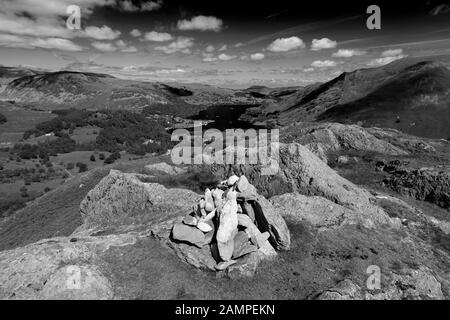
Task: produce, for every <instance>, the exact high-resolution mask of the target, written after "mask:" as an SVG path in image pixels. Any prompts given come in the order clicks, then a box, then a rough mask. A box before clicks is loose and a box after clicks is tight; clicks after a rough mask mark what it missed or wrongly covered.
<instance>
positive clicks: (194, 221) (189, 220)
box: [183, 214, 198, 227]
mask: <svg viewBox="0 0 450 320" xmlns="http://www.w3.org/2000/svg"><path fill="white" fill-rule="evenodd" d="M183 223H184V224H186V225H188V226H193V227H195V226H196V225H197V223H198V220H197V218H195V217H193V216H191V215H189V214H188V215H186V216H185V217H184V219H183Z"/></svg>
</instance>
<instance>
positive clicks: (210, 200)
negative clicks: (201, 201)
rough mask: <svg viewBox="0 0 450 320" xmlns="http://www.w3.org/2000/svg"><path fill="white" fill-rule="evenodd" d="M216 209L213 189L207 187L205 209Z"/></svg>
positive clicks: (207, 210)
mask: <svg viewBox="0 0 450 320" xmlns="http://www.w3.org/2000/svg"><path fill="white" fill-rule="evenodd" d="M213 210H214V199H213V196H212V193H211V190H209V189H206V191H205V211H206V212H211V211H213Z"/></svg>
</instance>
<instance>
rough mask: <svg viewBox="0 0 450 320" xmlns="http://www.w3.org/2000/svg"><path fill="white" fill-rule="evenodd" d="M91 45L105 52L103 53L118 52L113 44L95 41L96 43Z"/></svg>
mask: <svg viewBox="0 0 450 320" xmlns="http://www.w3.org/2000/svg"><path fill="white" fill-rule="evenodd" d="M91 45H92V46H93V47H94V48H95V49H97V50H100V51H103V52H114V51H116V50H117V48H116V47H115V46H114V45H113V44H112V43H109V42H98V41H95V42H92V43H91Z"/></svg>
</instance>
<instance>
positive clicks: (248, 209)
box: [242, 201, 255, 223]
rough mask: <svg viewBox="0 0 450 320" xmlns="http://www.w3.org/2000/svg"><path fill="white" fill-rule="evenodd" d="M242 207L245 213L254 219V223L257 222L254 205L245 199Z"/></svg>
mask: <svg viewBox="0 0 450 320" xmlns="http://www.w3.org/2000/svg"><path fill="white" fill-rule="evenodd" d="M242 209H243V213H245V214H246V215H247V216H249V218H250V219H251V220H252V222H253V223H255V211H254V210H253V207H252V205H251V204H250V203H248V202H247V201H244V202H243V203H242Z"/></svg>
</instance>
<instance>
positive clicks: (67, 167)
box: [66, 162, 75, 170]
mask: <svg viewBox="0 0 450 320" xmlns="http://www.w3.org/2000/svg"><path fill="white" fill-rule="evenodd" d="M73 168H75V165H74V164H73V162H69V163H68V164H67V166H66V169H67V170H72V169H73Z"/></svg>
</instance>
